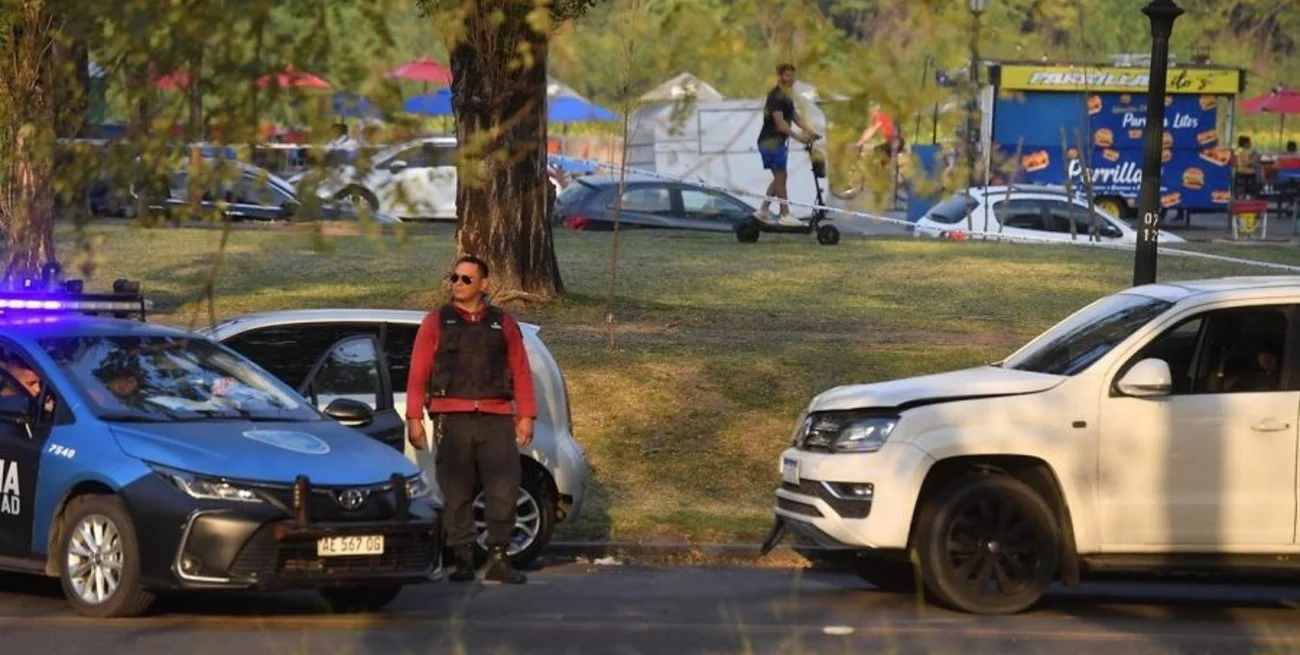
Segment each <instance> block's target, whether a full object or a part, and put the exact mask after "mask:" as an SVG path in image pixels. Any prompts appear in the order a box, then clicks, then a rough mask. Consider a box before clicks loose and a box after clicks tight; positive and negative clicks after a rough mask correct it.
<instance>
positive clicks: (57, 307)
mask: <svg viewBox="0 0 1300 655" xmlns="http://www.w3.org/2000/svg"><path fill="white" fill-rule="evenodd" d="M59 272H60V267H59V265H58V264H56V263H53V262H51V263H49V264H46V265H45V266H44V267H42V270H41V277H40V278H39V279H35V278H23V279H22V280H19V281H18V284H17V285H14V284H13V283H12V282H11V283H10V284H9V285H8V287H9V288H4V289H0V315H4V316H6V317H8V316H13V315H21V316H32V315H38V314H44V315H50V314H57V313H64V314H73V313H76V314H86V315H91V316H94V315H109V316H113V317H115V318H127V317H130V316H133V315H134V316H138V317H139V319H140V320H141V321H144V320H145V317H146V315H147V314H148V310H149V309H150V308H151V307H152V303H150V302H149V301H148V300H146V299H145V298H144V296H142V295H141V294H140V283H139V282H138V281H136V280H125V279H119V280H114V281H113V291H112V292H111V293H85V292H84V291H83V289H85V284H84V283H83V282H82V281H81V280H67V281H61V280H59ZM15 286H16V287H17V288H14V287H15Z"/></svg>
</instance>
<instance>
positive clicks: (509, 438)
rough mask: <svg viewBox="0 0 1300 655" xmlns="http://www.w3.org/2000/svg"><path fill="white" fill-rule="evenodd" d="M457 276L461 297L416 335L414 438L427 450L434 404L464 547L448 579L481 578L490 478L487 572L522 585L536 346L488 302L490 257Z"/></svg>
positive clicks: (410, 417) (441, 478)
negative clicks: (518, 559) (518, 522)
mask: <svg viewBox="0 0 1300 655" xmlns="http://www.w3.org/2000/svg"><path fill="white" fill-rule="evenodd" d="M449 279H450V282H451V288H452V301H451V302H450V303H447V304H444V305H443V306H442V307H440V308H438V309H437V310H436V311H432V312H429V314H428V315H427V316H425V317H424V321H423V322H421V323H420V329H419V330H418V331H417V332H416V335H415V345H414V347H413V348H412V351H411V370H410V374H409V376H408V378H407V381H406V394H407V395H406V397H407V405H406V407H407V409H406V424H407V437H408V439H409V440H410V442H411V445H412V446H414V447H415V448H416V450H425V449H427V448H428V445H429V444H428V435H426V434H425V430H424V413H425V410H426V409H427V410H428V412H429V416H430V418H431V419H432V421H433V424H434V435H433V436H434V439H435V440H436V442H437V444H438V448H437V456H436V459H435V465H434V466H435V467H436V471H437V480H438V487H439V488H440V489H441V490H442V493H443V496H444V502H445V505H446V519H445V521H444V525H445V526H446V532H447V545H448V546H450V547H451V549H452V550H453V551H454V552H455V553H456V568H455V570H454V571H452V573H451V575H450V576H448V577H449V579H450V580H452V581H453V582H467V581H469V580H473V579H474V576H475V571H474V559H473V558H474V538H475V536H476V532H475V529H474V504H473V501H474V492H475V488H476V487H477V486H478V485H479V484H480V483H481V484H482V487H483V493H484V496H485V497H486V500H487V507H486V508H485V510H484V517H485V518H486V519H487V531H488V549H489V559H488V564H487V571H486V573H485V574H484V579H486V580H492V581H496V582H504V583H507V584H523V583H524V582H526V581H527V578H526V576H524V574H523V573H520V572H518V571H516V570H514V569H513V568H512V566H511V563H510V559H509V557H508V553H507V549H508V547H509V545H510V542H511V536H512V534H513V533H514V530H515V513H516V501H517V500H518V498H519V484H520V475H521V474H522V471H521V469H520V463H519V449H520V448H524V447H526V446H528V444H529V443H531V442H532V439H533V420H534V419H535V418H536V417H537V407H536V400H535V398H534V393H533V375H532V371H531V369H530V368H529V364H528V353H527V352H526V351H525V350H524V339H523V333H522V332H521V330H520V328H519V323H517V322H516V321H515V319H514V317H513V316H511V315H510V314H508V313H506V312H505V311H503V310H501V309H500V308H497V307H494V306H492V305H490V304H488V301H487V297H486V295H485V293H484V292H485V290H486V289H487V284H488V265H487V263H485V262H484V261H483V260H481V259H479V258H477V257H473V256H465V257H461V258H460V259H458V260H456V265H455V268H454V269H453V270H452V273H451V275H450V277H449ZM423 399H428V401H427V403H426V402H422V400H423ZM480 478H481V479H480Z"/></svg>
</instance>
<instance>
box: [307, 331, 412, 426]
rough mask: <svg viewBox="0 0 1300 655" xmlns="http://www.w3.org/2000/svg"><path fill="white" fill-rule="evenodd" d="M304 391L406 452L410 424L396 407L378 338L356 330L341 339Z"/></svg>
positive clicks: (347, 422) (316, 368) (334, 415)
mask: <svg viewBox="0 0 1300 655" xmlns="http://www.w3.org/2000/svg"><path fill="white" fill-rule="evenodd" d="M299 391H301V392H302V394H303V395H304V396H306V397H307V398H309V399H311V401H312V403H313V404H315V405H316V407H319V408H321V409H322V411H324V412H325V413H326V414H327V415H329V416H330V417H332V418H334V419H335V420H337V421H339V422H340V423H343V424H344V425H347V426H348V427H351V428H355V429H357V430H359V431H361V432H363V433H365V434H367V435H369V436H370V437H373V438H375V439H378V440H379V441H382V442H384V443H386V444H388V445H390V446H392V447H393V448H396V449H397V450H398V451H401V450H403V448H404V446H405V443H406V423H405V422H404V421H403V419H402V416H401V415H400V414H398V413H397V409H396V408H395V407H394V406H393V385H392V381H391V380H390V379H389V374H388V367H387V366H385V365H384V358H383V351H382V350H381V349H380V347H379V340H378V339H376V338H375V337H374V336H371V335H368V334H355V335H351V336H348V337H344V338H342V339H340V340H338V341H337V342H335V343H334V345H332V346H330V347H329V350H326V351H325V354H324V355H322V356H321V358H320V359H319V360H318V361H317V362H316V365H315V366H313V367H312V371H311V373H310V374H308V376H307V380H306V381H305V382H303V386H302V388H301V389H300V390H299Z"/></svg>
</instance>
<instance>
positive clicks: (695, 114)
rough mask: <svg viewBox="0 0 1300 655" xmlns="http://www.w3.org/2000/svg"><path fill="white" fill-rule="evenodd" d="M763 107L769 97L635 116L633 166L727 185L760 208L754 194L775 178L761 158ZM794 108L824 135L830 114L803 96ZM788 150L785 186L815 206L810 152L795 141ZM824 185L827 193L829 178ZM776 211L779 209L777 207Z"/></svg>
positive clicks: (653, 109)
mask: <svg viewBox="0 0 1300 655" xmlns="http://www.w3.org/2000/svg"><path fill="white" fill-rule="evenodd" d="M764 103H765V99H764V98H756V99H732V100H715V101H710V102H699V103H695V104H691V105H673V104H666V105H655V106H649V107H644V108H642V109H641V110H639V111H637V112H635V113H634V114H633V115H632V118H631V121H630V124H629V126H628V129H629V132H628V142H627V151H628V152H627V157H628V166H629V168H632V169H634V170H640V171H648V172H652V173H656V174H658V175H663V176H669V177H673V178H680V179H687V180H690V181H694V182H702V183H704V184H706V185H709V186H715V187H722V188H725V189H728V190H731V191H732V192H733V193H735V194H736V195H737V197H739V198H740V199H742V200H744V201H745V202H747V203H749V204H750V205H753V206H754V207H758V206H759V204H761V202H762V198H759V197H754V195H753V194H763V193H764V192H765V191H766V190H767V185H768V184H769V183H770V182H771V181H772V174H771V173H770V172H769V171H767V170H765V169H764V168H763V163H762V159H761V157H760V156H759V154H758V133H759V130H760V128H761V127H762V125H763V105H764ZM795 104H796V108H797V110H798V111H799V112H800V113H801V114H803V115H804V116H806V117H807V119H808V122H809V123H811V124H812V126H813V128H814V129H815V130H817V133H818V134H821V135H823V136H825V134H826V116H825V114H823V113H822V111H821V110H820V109H819V108H818V107H817V105H816V104H814V103H812V102H808V101H807V100H805V99H803V98H799V97H796V100H795ZM819 145H820V144H819ZM789 148H790V156H789V158H788V159H789V162H788V166H787V170H788V171H789V181H788V183H787V187H786V188H787V190H788V192H789V196H790V200H791V201H794V202H802V203H809V204H811V203H814V202H816V196H815V189H814V187H813V176H812V163H811V161H810V160H809V157H808V153H807V151H806V150H805V149H804V146H803V144H802V143H800V142H798V141H794V140H791V141H790V145H789ZM820 182H821V184H822V185H823V186H822V192H823V194H825V193H826V187H825V184H826V180H824V179H823V180H821V181H820ZM742 194H748V195H742ZM825 197H826V196H825V195H824V196H823V199H825ZM772 210H773V211H776V207H775V206H773V208H772ZM791 212H792V213H793V214H795V215H796V216H799V215H806V214H808V213H810V210H808V209H803V208H798V207H792V208H791Z"/></svg>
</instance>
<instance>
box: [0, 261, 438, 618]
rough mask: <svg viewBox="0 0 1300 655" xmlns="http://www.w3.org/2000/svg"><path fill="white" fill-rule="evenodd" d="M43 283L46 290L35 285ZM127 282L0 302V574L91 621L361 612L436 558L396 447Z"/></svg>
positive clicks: (413, 472)
mask: <svg viewBox="0 0 1300 655" xmlns="http://www.w3.org/2000/svg"><path fill="white" fill-rule="evenodd" d="M51 287H54V289H51ZM146 309H147V304H146V302H145V300H144V299H143V298H142V297H141V296H140V295H139V291H138V285H137V284H134V283H128V282H126V281H121V280H120V281H118V283H115V284H114V293H111V294H93V295H92V294H84V293H80V285H79V284H78V283H76V282H69V283H58V284H55V283H47V284H45V285H41V284H37V285H34V286H31V287H30V288H29V289H27V290H23V291H19V292H0V568H3V569H6V570H12V571H19V572H29V573H35V574H41V575H46V576H52V577H58V578H60V579H61V580H62V587H63V591H64V593H65V595H66V597H67V599H68V602H69V603H70V604H71V605H72V607H73V608H75V609H76V610H77V611H78V612H80V613H82V614H85V615H89V616H96V617H109V616H130V615H137V614H141V613H144V612H145V611H147V610H148V608H149V607H150V606H151V605H152V602H153V601H154V599H155V598H156V597H157V596H158V595H160V594H164V593H167V592H170V591H174V590H181V589H255V590H272V589H287V588H312V589H318V590H319V593H320V594H321V596H322V597H323V599H324V601H325V602H326V605H327V606H328V607H329V608H330V609H332V610H334V611H355V610H376V609H379V608H381V607H383V606H385V605H386V604H387V603H389V602H390V601H392V600H393V599H394V598H395V597H396V596H397V595H398V594H399V593H400V591H401V589H402V587H403V586H404V585H407V584H413V583H420V582H427V581H428V580H429V579H430V577H431V575H432V574H433V573H435V571H436V570H437V567H438V566H439V564H440V553H441V551H442V543H441V524H440V521H441V508H440V507H439V505H438V503H437V501H436V499H435V496H434V495H433V494H432V493H431V491H430V487H429V483H428V480H427V478H426V477H425V475H424V474H422V473H421V472H420V470H419V469H418V468H417V467H416V466H415V465H414V464H413V463H412V462H411V461H410V460H408V459H407V458H406V457H403V455H402V453H399V452H396V451H394V450H393V449H392V448H389V447H387V446H385V445H384V444H382V443H379V442H377V441H375V440H373V439H371V438H369V437H366V436H364V435H362V434H361V433H360V432H357V431H356V430H354V429H352V428H349V427H347V426H345V425H343V424H342V423H340V422H339V421H338V420H336V418H334V417H333V414H340V415H346V414H348V413H349V412H350V411H353V410H355V408H352V407H350V406H349V403H350V402H352V401H349V400H347V399H340V400H339V401H337V403H338V404H337V406H330V407H327V408H326V410H325V411H324V412H323V413H322V412H321V411H319V410H317V409H316V408H315V407H313V406H312V405H310V404H309V403H308V402H306V401H305V399H304V398H303V397H302V396H301V395H299V394H298V393H297V392H296V391H294V389H292V388H291V387H289V386H286V385H285V384H284V383H282V382H280V381H279V380H277V379H276V378H274V377H273V376H271V375H270V374H268V373H266V372H265V371H264V370H262V369H261V368H259V367H258V366H257V365H255V364H253V363H252V362H250V361H249V360H247V359H245V358H244V357H242V356H240V355H238V354H237V353H235V352H234V351H232V350H230V349H228V348H226V347H225V346H223V345H221V344H219V343H217V342H216V341H213V340H210V339H208V338H206V337H202V336H199V335H195V334H192V333H188V332H184V331H181V330H177V329H173V328H168V327H164V326H159V325H153V324H149V323H147V322H146V321H145V320H144V317H145V311H146Z"/></svg>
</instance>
